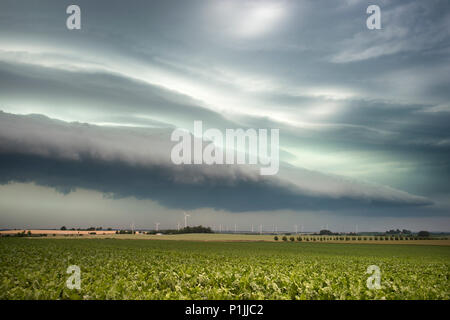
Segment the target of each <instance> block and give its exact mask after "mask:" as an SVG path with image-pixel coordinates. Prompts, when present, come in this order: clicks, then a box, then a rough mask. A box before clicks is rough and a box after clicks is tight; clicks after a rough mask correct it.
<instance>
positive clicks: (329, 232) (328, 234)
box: [319, 229, 333, 236]
mask: <svg viewBox="0 0 450 320" xmlns="http://www.w3.org/2000/svg"><path fill="white" fill-rule="evenodd" d="M319 234H320V235H326V236H331V235H332V234H333V232H331V231H330V230H326V229H323V230H320V232H319Z"/></svg>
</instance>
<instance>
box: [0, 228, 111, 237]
mask: <svg viewBox="0 0 450 320" xmlns="http://www.w3.org/2000/svg"><path fill="white" fill-rule="evenodd" d="M23 231H25V233H27V232H28V231H31V234H46V235H53V234H56V235H57V236H61V235H79V234H82V235H88V234H89V233H90V232H95V233H96V234H97V235H110V234H115V233H116V231H114V230H112V231H108V230H95V231H85V230H83V231H78V230H51V229H50V230H49V229H47V230H43V229H42V230H41V229H26V230H25V229H20V230H3V231H0V234H1V235H4V234H5V235H6V234H17V233H21V232H23Z"/></svg>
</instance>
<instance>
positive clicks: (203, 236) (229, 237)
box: [49, 233, 450, 246]
mask: <svg viewBox="0 0 450 320" xmlns="http://www.w3.org/2000/svg"><path fill="white" fill-rule="evenodd" d="M73 236H77V235H75V234H74V235H73ZM49 237H52V236H51V235H49ZM67 237H68V235H63V234H59V235H58V234H57V235H56V237H55V238H56V239H61V238H63V239H64V238H67ZM287 237H288V238H289V237H290V236H287ZM82 238H83V239H86V238H89V239H142V240H143V239H147V240H178V241H219V242H249V241H266V242H283V241H282V240H281V238H282V235H278V238H279V240H278V241H275V240H274V236H273V235H268V234H262V235H259V234H224V233H209V234H208V233H187V234H168V235H166V234H164V235H148V234H114V233H109V234H96V235H90V234H83V236H82ZM295 238H296V236H295ZM302 238H303V239H304V241H305V242H315V243H322V242H329V243H348V244H352V243H353V244H360V243H361V244H363V243H366V244H369V243H370V244H399V245H438V246H450V240H449V239H447V240H436V239H431V240H368V239H365V240H363V239H361V240H337V239H336V237H330V238H328V239H327V238H325V237H322V240H320V238H321V236H315V235H305V236H302ZM361 238H368V237H361ZM378 238H379V237H378ZM306 239H308V241H306ZM313 239H314V241H313ZM296 241H297V240H296Z"/></svg>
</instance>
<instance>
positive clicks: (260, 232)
mask: <svg viewBox="0 0 450 320" xmlns="http://www.w3.org/2000/svg"><path fill="white" fill-rule="evenodd" d="M259 234H262V224H260V225H259Z"/></svg>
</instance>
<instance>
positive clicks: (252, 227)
mask: <svg viewBox="0 0 450 320" xmlns="http://www.w3.org/2000/svg"><path fill="white" fill-rule="evenodd" d="M252 233H253V224H252Z"/></svg>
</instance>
